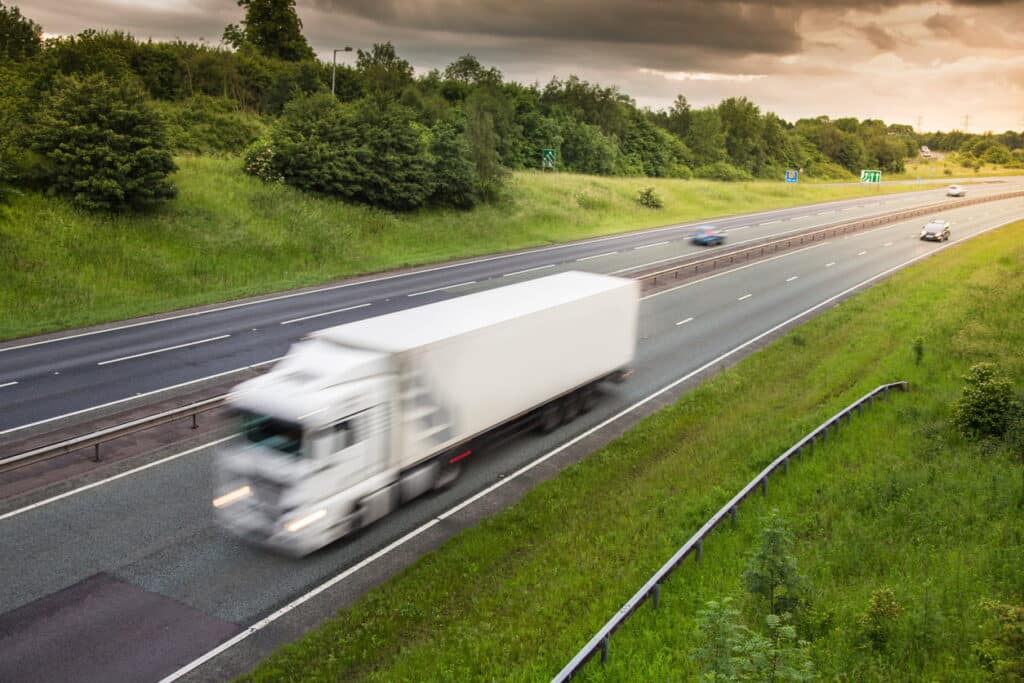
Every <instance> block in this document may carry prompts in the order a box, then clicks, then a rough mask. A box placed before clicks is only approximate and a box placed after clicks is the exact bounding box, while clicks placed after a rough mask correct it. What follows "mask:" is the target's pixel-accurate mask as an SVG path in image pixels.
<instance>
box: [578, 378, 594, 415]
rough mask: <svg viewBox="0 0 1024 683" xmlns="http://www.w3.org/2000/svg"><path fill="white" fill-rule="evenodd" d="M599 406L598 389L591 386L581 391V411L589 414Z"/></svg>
mask: <svg viewBox="0 0 1024 683" xmlns="http://www.w3.org/2000/svg"><path fill="white" fill-rule="evenodd" d="M596 405H597V387H595V386H594V385H590V386H589V387H583V389H582V390H581V391H580V410H582V411H583V412H584V413H589V412H590V411H591V410H593V409H594V406H596Z"/></svg>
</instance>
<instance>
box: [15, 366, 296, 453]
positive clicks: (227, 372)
mask: <svg viewBox="0 0 1024 683" xmlns="http://www.w3.org/2000/svg"><path fill="white" fill-rule="evenodd" d="M282 358H284V356H278V357H277V358H271V359H270V360H264V361H260V362H259V363H253V364H252V365H243V366H242V367H240V368H235V369H233V370H225V371H224V372H218V373H215V374H213V375H207V376H206V377H198V378H196V379H190V380H189V381H187V382H180V383H178V384H172V385H171V386H169V387H162V388H160V389H153V390H152V391H146V392H143V393H138V394H134V395H132V396H125V397H124V398H119V399H117V400H115V401H108V402H107V403H101V404H100V405H98V406H91V407H89V408H82V409H81V410H75V411H72V412H70V413H64V414H63V415H55V416H54V417H47V418H44V419H42V420H36V421H35V422H29V423H28V424H23V425H18V426H17V427H8V428H7V429H4V430H3V431H0V436H4V435H6V434H12V433H14V432H18V431H21V430H23V429H28V428H29V427H37V426H39V425H41V424H46V423H47V422H53V421H54V420H64V419H67V418H69V417H74V416H75V415H81V414H82V413H88V412H90V411H93V410H101V409H103V408H109V407H110V406H115V405H117V404H118V403H124V402H125V401H133V400H135V399H137V398H144V397H146V396H153V395H155V394H161V393H163V392H165V391H171V390H172V389H180V388H182V387H187V386H189V385H191V384H196V383H197V382H205V381H207V380H211V379H217V378H218V377H224V376H226V375H233V374H235V373H236V372H242V371H243V370H253V369H255V368H259V367H262V366H264V365H270V364H271V363H276V362H277V361H279V360H281V359H282ZM55 374H56V373H55Z"/></svg>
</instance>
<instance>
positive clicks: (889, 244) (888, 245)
mask: <svg viewBox="0 0 1024 683" xmlns="http://www.w3.org/2000/svg"><path fill="white" fill-rule="evenodd" d="M882 246H883V247H891V246H892V242H886V243H885V244H883V245H882Z"/></svg>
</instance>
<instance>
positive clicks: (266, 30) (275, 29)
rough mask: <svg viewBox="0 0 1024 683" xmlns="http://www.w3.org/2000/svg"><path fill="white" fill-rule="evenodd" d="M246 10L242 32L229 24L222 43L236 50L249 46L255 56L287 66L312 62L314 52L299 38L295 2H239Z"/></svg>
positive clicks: (246, 0) (299, 31)
mask: <svg viewBox="0 0 1024 683" xmlns="http://www.w3.org/2000/svg"><path fill="white" fill-rule="evenodd" d="M238 6H239V7H244V8H245V18H244V19H242V26H241V28H240V27H239V26H238V25H237V24H229V25H228V26H227V27H226V28H225V29H224V36H223V40H224V42H225V43H227V44H228V45H231V46H232V47H234V48H235V49H239V48H242V47H243V46H245V45H251V46H252V47H254V48H255V49H256V51H257V52H259V53H260V54H262V55H264V56H266V57H274V58H276V59H283V60H285V61H288V62H299V61H303V60H311V59H314V58H315V55H314V54H313V48H311V47H310V46H309V43H307V42H306V37H305V36H303V35H302V20H301V19H299V15H298V14H297V13H296V11H295V0H238Z"/></svg>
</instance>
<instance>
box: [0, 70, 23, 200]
mask: <svg viewBox="0 0 1024 683" xmlns="http://www.w3.org/2000/svg"><path fill="white" fill-rule="evenodd" d="M0 92H2V93H3V94H4V96H3V97H0V200H3V199H4V198H5V194H6V188H7V186H8V185H9V184H10V183H11V181H12V180H14V176H15V171H14V167H15V159H16V157H17V145H18V144H19V142H20V138H21V135H22V131H23V130H24V125H25V118H26V115H27V112H28V103H29V99H28V97H27V95H26V93H27V86H26V83H25V81H24V79H23V78H21V76H20V75H19V73H18V72H17V71H16V70H15V69H13V68H10V67H8V66H6V65H4V64H0Z"/></svg>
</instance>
